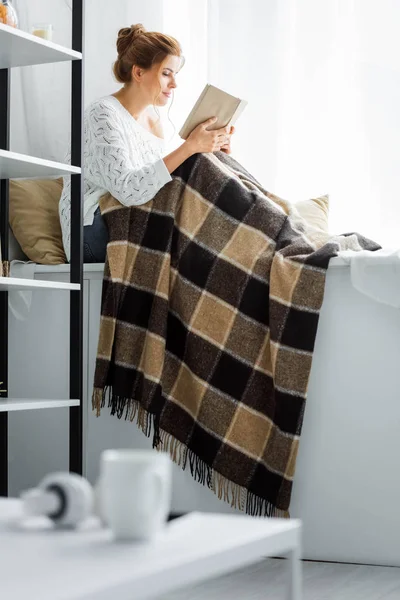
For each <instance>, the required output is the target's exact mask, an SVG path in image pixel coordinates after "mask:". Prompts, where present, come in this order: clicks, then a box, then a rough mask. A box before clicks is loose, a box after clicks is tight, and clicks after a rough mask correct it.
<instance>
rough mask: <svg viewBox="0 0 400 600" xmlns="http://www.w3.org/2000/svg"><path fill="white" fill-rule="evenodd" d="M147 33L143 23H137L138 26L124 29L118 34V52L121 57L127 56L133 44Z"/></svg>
mask: <svg viewBox="0 0 400 600" xmlns="http://www.w3.org/2000/svg"><path fill="white" fill-rule="evenodd" d="M144 33H146V29H145V28H144V27H143V25H142V24H141V23H137V24H136V25H131V26H130V27H123V28H122V29H120V30H119V32H118V39H117V51H118V54H119V55H120V56H122V55H123V54H125V52H126V51H127V49H128V48H129V46H130V45H131V44H133V43H134V42H135V40H136V39H137V38H138V37H139V36H140V35H143V34H144Z"/></svg>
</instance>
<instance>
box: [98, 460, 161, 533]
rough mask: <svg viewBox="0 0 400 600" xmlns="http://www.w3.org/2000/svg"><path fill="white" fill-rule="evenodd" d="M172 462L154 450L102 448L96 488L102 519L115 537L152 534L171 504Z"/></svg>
mask: <svg viewBox="0 0 400 600" xmlns="http://www.w3.org/2000/svg"><path fill="white" fill-rule="evenodd" d="M171 480H172V465H171V459H170V458H169V456H168V455H167V454H166V453H161V452H157V451H156V450H105V451H104V452H103V453H102V455H101V463H100V480H99V492H100V495H101V498H100V504H101V512H102V513H103V516H104V520H105V522H106V523H107V525H108V526H109V527H110V529H111V531H112V532H113V535H114V538H115V539H117V540H143V541H148V540H151V539H152V538H154V537H155V536H156V535H157V533H158V532H159V531H160V530H161V529H162V528H163V526H164V525H165V523H166V521H167V517H168V514H169V512H170V508H171V493H172V485H171Z"/></svg>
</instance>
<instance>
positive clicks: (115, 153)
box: [85, 103, 172, 206]
mask: <svg viewBox="0 0 400 600" xmlns="http://www.w3.org/2000/svg"><path fill="white" fill-rule="evenodd" d="M85 129H86V139H87V141H88V143H87V144H86V149H87V152H88V154H87V156H86V160H85V178H87V179H88V180H90V181H92V182H93V183H94V184H95V185H97V186H99V187H100V188H103V189H105V190H108V191H109V192H110V194H111V195H112V196H114V198H116V199H117V200H118V201H119V202H121V204H124V205H125V206H134V205H139V204H145V203H146V202H149V200H151V199H152V198H153V197H154V196H155V195H156V194H157V192H158V191H159V190H160V189H161V188H162V187H163V186H164V185H165V184H166V183H168V182H169V181H171V179H172V178H171V175H170V174H169V172H168V169H167V167H166V166H165V163H164V161H163V160H162V159H159V160H157V161H156V162H154V163H150V164H147V165H145V166H144V167H141V168H135V166H134V164H133V162H132V158H131V156H130V153H129V149H128V146H127V140H126V138H125V136H124V132H123V128H122V126H121V123H120V121H119V118H118V115H117V114H116V113H115V111H114V110H113V108H112V107H109V106H108V105H107V104H105V103H97V104H96V105H95V106H93V108H92V109H91V110H90V112H89V114H88V116H87V119H86V122H85ZM137 142H138V143H142V144H143V143H146V142H145V140H143V139H141V136H140V133H139V132H138V139H137Z"/></svg>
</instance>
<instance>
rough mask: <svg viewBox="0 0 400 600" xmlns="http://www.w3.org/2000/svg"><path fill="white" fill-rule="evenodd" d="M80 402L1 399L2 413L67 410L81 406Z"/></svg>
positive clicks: (0, 407)
mask: <svg viewBox="0 0 400 600" xmlns="http://www.w3.org/2000/svg"><path fill="white" fill-rule="evenodd" d="M79 404H80V402H79V400H40V399H38V398H36V399H35V398H33V399H32V398H28V399H27V398H0V412H12V411H18V410H39V409H43V408H65V407H68V406H79Z"/></svg>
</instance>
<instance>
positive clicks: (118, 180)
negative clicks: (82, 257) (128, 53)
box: [59, 96, 171, 260]
mask: <svg viewBox="0 0 400 600" xmlns="http://www.w3.org/2000/svg"><path fill="white" fill-rule="evenodd" d="M84 141H85V143H84V156H83V166H84V177H85V181H84V203H83V224H84V225H91V224H92V223H93V217H94V213H95V211H96V209H97V207H98V206H99V200H100V198H101V197H102V196H103V195H104V194H105V193H107V192H110V193H111V194H112V195H113V196H114V198H116V199H117V200H119V201H120V202H121V204H124V205H125V206H134V205H139V204H145V203H146V202H148V201H149V200H151V199H152V198H153V197H154V196H155V195H156V194H157V192H158V191H159V190H160V188H162V187H163V185H165V184H166V183H168V181H171V176H170V174H169V172H168V169H167V167H166V166H165V163H164V161H163V160H162V158H161V157H162V156H163V154H164V149H165V147H164V140H162V139H161V138H159V137H157V136H156V135H153V134H152V133H150V132H149V131H148V130H147V129H145V128H144V127H142V126H141V125H140V124H139V123H138V122H137V121H136V119H134V118H133V117H132V115H131V114H130V113H129V112H128V111H127V110H126V109H125V108H124V107H123V106H122V104H121V103H120V102H119V100H117V98H115V97H114V96H106V97H105V98H102V99H101V100H97V101H96V102H94V103H93V104H91V105H90V106H89V107H88V108H87V109H86V111H85V119H84ZM69 159H70V154H69ZM67 160H68V159H67ZM59 212H60V221H61V229H62V236H63V244H64V249H65V254H66V255H67V259H68V260H70V237H71V178H70V176H67V177H64V188H63V191H62V194H61V199H60V206H59Z"/></svg>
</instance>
